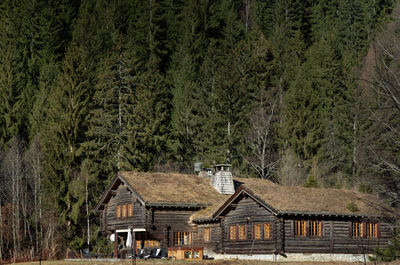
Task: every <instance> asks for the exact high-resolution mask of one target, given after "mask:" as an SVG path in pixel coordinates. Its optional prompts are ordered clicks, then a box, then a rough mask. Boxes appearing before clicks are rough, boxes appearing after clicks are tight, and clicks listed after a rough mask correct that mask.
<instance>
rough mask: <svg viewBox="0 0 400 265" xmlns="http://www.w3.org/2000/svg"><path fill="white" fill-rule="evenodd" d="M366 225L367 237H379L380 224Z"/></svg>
mask: <svg viewBox="0 0 400 265" xmlns="http://www.w3.org/2000/svg"><path fill="white" fill-rule="evenodd" d="M365 226H366V234H367V237H378V224H375V223H366V224H365Z"/></svg>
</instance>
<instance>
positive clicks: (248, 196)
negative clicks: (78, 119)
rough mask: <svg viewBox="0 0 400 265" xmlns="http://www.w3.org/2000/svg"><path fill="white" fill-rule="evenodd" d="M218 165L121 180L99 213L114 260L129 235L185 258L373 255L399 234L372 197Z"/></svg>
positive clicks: (139, 245) (391, 216)
mask: <svg viewBox="0 0 400 265" xmlns="http://www.w3.org/2000/svg"><path fill="white" fill-rule="evenodd" d="M219 166H220V167H216V171H217V172H216V174H215V175H214V176H212V177H211V178H205V177H199V176H196V175H183V174H166V173H139V172H124V173H120V174H118V175H116V176H115V177H114V179H113V180H112V181H111V183H110V184H109V186H108V187H107V189H106V191H105V192H104V193H103V195H102V196H101V198H100V200H99V202H98V204H97V206H96V208H95V212H96V213H98V214H99V216H100V224H101V229H102V231H103V232H104V233H105V234H108V235H111V234H115V235H116V237H115V238H116V240H115V249H114V255H118V246H119V245H121V244H122V241H124V240H126V236H127V232H128V229H129V230H130V231H132V234H133V242H134V244H133V245H134V248H135V249H138V250H139V249H143V248H149V247H150V248H151V247H160V248H168V249H169V252H170V255H171V253H173V255H174V256H179V254H178V250H182V251H183V252H184V255H183V256H182V258H184V257H186V258H201V256H203V255H207V256H215V255H223V254H225V255H246V256H249V255H250V256H251V255H280V256H287V255H288V254H290V253H306V254H307V253H322V254H324V253H325V254H335V253H340V254H357V253H358V254H360V253H371V252H372V251H373V250H374V249H375V248H376V247H384V246H385V245H386V244H387V243H388V241H389V240H390V238H391V236H392V233H393V227H392V224H393V222H394V221H395V220H396V218H397V217H398V215H397V213H396V211H395V210H394V209H393V208H391V207H388V206H386V205H385V204H384V203H382V202H380V201H379V200H377V199H376V198H375V197H374V196H372V195H367V194H361V193H359V192H355V191H350V190H338V189H313V188H303V187H284V186H279V185H276V184H273V183H272V182H269V181H266V180H260V179H242V178H237V179H233V178H232V175H231V174H230V172H229V167H228V165H225V168H224V165H222V166H221V165H219Z"/></svg>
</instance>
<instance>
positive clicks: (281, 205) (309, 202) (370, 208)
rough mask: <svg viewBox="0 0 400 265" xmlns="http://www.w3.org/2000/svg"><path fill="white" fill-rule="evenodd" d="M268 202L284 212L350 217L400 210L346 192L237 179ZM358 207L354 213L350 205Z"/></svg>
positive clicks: (370, 198)
mask: <svg viewBox="0 0 400 265" xmlns="http://www.w3.org/2000/svg"><path fill="white" fill-rule="evenodd" d="M236 181H239V182H241V183H243V184H244V185H245V187H247V188H248V189H249V190H250V191H252V192H253V193H254V194H255V195H256V196H257V197H259V198H260V199H262V200H263V201H264V202H265V203H267V204H269V205H271V206H272V207H273V208H275V209H277V210H278V211H280V212H307V213H330V214H332V213H336V214H347V215H376V216H385V215H393V214H397V213H396V210H395V209H394V208H392V207H390V206H387V205H385V204H384V203H383V202H381V201H379V200H378V199H377V198H376V196H373V195H370V194H365V193H360V192H357V191H354V190H346V189H325V188H304V187H297V186H281V185H277V184H274V183H272V182H270V181H265V180H260V179H250V178H246V179H236ZM350 203H352V204H354V205H355V206H356V209H357V210H356V211H354V209H352V210H353V211H350V210H349V209H348V208H350V207H348V205H349V204H350Z"/></svg>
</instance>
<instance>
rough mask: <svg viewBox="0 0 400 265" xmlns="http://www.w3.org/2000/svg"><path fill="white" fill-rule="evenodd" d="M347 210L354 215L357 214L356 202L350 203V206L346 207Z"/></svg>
mask: <svg viewBox="0 0 400 265" xmlns="http://www.w3.org/2000/svg"><path fill="white" fill-rule="evenodd" d="M346 209H347V210H349V211H350V212H352V213H355V212H357V211H358V207H357V204H355V203H354V202H350V203H349V204H347V205H346Z"/></svg>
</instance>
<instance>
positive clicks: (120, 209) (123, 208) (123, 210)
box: [115, 204, 133, 218]
mask: <svg viewBox="0 0 400 265" xmlns="http://www.w3.org/2000/svg"><path fill="white" fill-rule="evenodd" d="M115 212H116V214H115V216H116V217H117V218H126V217H127V216H129V217H132V216H133V204H122V205H117V207H116V210H115Z"/></svg>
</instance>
